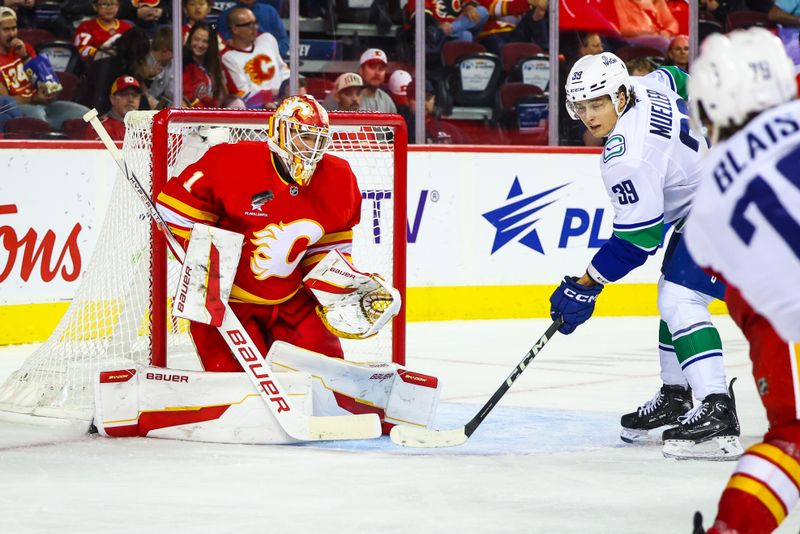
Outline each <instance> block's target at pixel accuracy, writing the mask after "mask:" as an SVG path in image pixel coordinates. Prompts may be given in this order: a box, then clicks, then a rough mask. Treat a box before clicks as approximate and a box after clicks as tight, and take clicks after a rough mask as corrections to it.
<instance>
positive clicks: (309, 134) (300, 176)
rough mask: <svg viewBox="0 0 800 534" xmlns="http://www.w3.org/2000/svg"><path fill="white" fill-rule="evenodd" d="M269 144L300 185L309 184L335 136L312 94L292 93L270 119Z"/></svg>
mask: <svg viewBox="0 0 800 534" xmlns="http://www.w3.org/2000/svg"><path fill="white" fill-rule="evenodd" d="M268 133H269V140H268V143H269V147H270V149H272V150H273V151H274V152H275V153H276V154H277V155H278V157H280V159H281V161H282V162H283V164H284V165H285V167H286V169H287V170H288V171H289V174H290V175H291V177H292V179H293V180H294V181H295V182H297V183H298V184H299V185H307V184H308V182H309V181H310V180H311V176H312V175H313V174H314V170H315V169H316V168H317V163H319V162H320V160H321V159H322V156H323V155H324V154H325V152H327V150H328V148H330V146H331V142H332V139H333V136H332V134H331V129H330V121H329V120H328V112H327V111H325V108H323V107H322V106H321V105H320V103H319V102H317V100H316V99H315V98H314V97H313V96H311V95H300V96H290V97H288V98H286V99H284V100H283V102H281V105H280V106H278V109H276V110H275V113H274V114H273V115H272V117H270V119H269V129H268Z"/></svg>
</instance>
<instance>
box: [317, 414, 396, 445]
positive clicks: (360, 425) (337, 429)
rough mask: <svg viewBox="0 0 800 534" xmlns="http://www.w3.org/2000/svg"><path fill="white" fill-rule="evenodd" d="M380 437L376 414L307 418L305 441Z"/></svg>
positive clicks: (379, 425)
mask: <svg viewBox="0 0 800 534" xmlns="http://www.w3.org/2000/svg"><path fill="white" fill-rule="evenodd" d="M379 437H381V419H380V417H378V415H377V414H374V413H367V414H360V415H334V416H327V417H309V418H308V436H306V440H305V441H326V440H336V439H374V438H379Z"/></svg>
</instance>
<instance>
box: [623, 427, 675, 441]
mask: <svg viewBox="0 0 800 534" xmlns="http://www.w3.org/2000/svg"><path fill="white" fill-rule="evenodd" d="M674 426H675V425H664V426H660V427H658V428H653V429H651V430H643V429H636V428H625V427H622V430H621V431H620V433H619V439H621V440H622V441H624V442H625V443H633V444H637V445H660V444H661V442H662V439H661V435H662V434H664V431H665V430H667V429H668V428H672V427H674Z"/></svg>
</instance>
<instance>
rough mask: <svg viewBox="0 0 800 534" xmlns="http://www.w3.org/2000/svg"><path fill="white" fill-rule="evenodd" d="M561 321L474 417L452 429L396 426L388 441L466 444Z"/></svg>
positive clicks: (412, 444)
mask: <svg viewBox="0 0 800 534" xmlns="http://www.w3.org/2000/svg"><path fill="white" fill-rule="evenodd" d="M562 324H564V320H563V319H562V318H561V317H559V318H558V319H556V320H555V321H553V323H552V324H551V325H550V326H549V327H548V328H547V330H546V331H545V333H544V334H542V337H540V338H539V341H537V342H536V344H535V345H534V346H533V347H531V350H529V351H528V353H527V354H526V355H525V357H524V358H522V361H521V362H519V363H518V364H517V366H516V367H514V370H513V371H511V374H510V375H508V378H506V379H505V381H504V382H503V383H502V384H501V385H500V387H499V388H497V391H495V392H494V395H492V397H491V398H490V399H489V400H488V401H486V404H484V405H483V407H482V408H481V409H480V410H478V413H477V414H475V417H473V418H472V419H470V421H469V422H468V423H467V424H466V425H464V426H462V427H461V428H454V429H452V430H429V429H427V428H420V427H413V426H399V425H398V426H395V427H394V428H392V431H391V433H390V434H389V435H390V437H391V439H392V441H393V442H394V443H396V444H398V445H403V446H405V447H424V448H434V447H455V446H456V445H463V444H464V443H466V441H467V440H468V439H469V437H470V436H471V435H472V433H473V432H475V430H476V429H477V428H478V426H480V424H481V423H482V422H483V420H484V419H486V416H487V415H489V412H491V411H492V409H493V408H494V407H495V406H496V405H497V403H498V402H500V399H502V398H503V395H505V394H506V391H508V390H509V388H510V387H511V385H512V384H513V383H514V381H516V379H517V378H519V376H520V375H521V374H522V371H524V370H525V368H526V367H527V366H528V364H529V363H531V360H533V359H534V358H535V357H536V355H537V354H539V352H540V351H541V350H542V347H544V346H545V344H546V343H547V342H548V341H549V340H550V338H552V337H553V334H555V333H556V330H558V329H559V328H560V327H561V325H562Z"/></svg>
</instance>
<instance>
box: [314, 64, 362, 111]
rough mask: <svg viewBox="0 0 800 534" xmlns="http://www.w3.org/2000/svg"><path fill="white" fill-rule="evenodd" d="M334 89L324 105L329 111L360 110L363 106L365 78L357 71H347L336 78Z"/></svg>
mask: <svg viewBox="0 0 800 534" xmlns="http://www.w3.org/2000/svg"><path fill="white" fill-rule="evenodd" d="M334 85H335V86H334V90H333V92H332V93H331V94H329V95H328V96H327V97H326V98H325V101H324V102H323V103H322V106H323V107H324V108H325V109H327V110H328V111H358V110H359V109H360V106H361V93H362V91H363V90H364V80H362V79H361V76H359V75H358V74H356V73H355V72H345V73H344V74H340V75H339V77H338V78H336V82H335V84H334Z"/></svg>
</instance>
